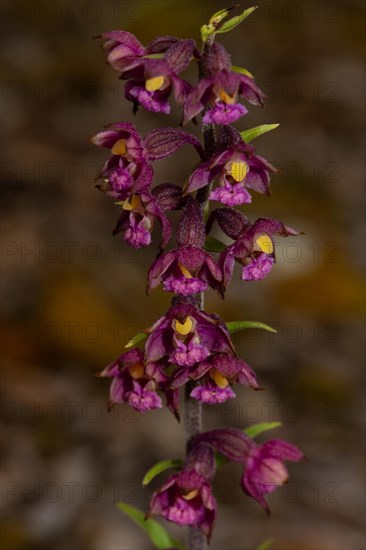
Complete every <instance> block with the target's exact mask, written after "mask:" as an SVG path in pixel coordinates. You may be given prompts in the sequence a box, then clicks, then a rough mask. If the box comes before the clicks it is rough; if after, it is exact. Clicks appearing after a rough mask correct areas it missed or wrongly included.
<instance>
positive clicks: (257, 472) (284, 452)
mask: <svg viewBox="0 0 366 550" xmlns="http://www.w3.org/2000/svg"><path fill="white" fill-rule="evenodd" d="M199 443H206V444H207V445H211V446H212V447H213V448H214V449H215V450H216V451H218V452H219V453H221V454H222V455H224V456H225V457H226V458H228V459H229V460H232V461H234V462H240V463H242V464H243V465H244V471H243V475H242V478H241V485H242V488H243V490H244V491H245V492H246V493H247V494H248V495H250V496H251V497H253V498H254V499H255V500H256V501H257V502H259V504H260V505H261V506H262V508H264V509H265V510H266V511H267V512H269V508H268V504H267V502H266V501H265V499H264V495H266V494H268V493H272V492H273V491H274V490H275V489H276V488H277V487H279V486H280V485H282V484H283V483H286V481H287V479H288V472H287V469H286V467H285V465H284V464H283V461H284V460H291V461H293V462H299V461H300V460H303V459H304V455H303V453H302V452H301V451H300V449H298V448H297V447H296V446H295V445H292V444H291V443H288V442H287V441H283V440H281V439H272V440H270V441H267V442H266V443H263V444H262V445H257V444H256V443H255V442H254V441H253V440H252V439H251V438H250V437H248V436H247V435H246V434H245V433H243V432H242V431H241V430H238V429H236V428H221V429H216V430H211V431H208V432H204V433H201V434H199V435H197V436H196V437H195V438H194V440H193V441H192V446H193V447H194V446H195V445H196V444H199Z"/></svg>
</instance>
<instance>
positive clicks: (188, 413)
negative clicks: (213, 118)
mask: <svg viewBox="0 0 366 550" xmlns="http://www.w3.org/2000/svg"><path fill="white" fill-rule="evenodd" d="M213 40H214V36H212V37H211V38H210V39H209V40H208V41H207V42H205V43H204V45H203V48H202V57H201V60H200V63H199V79H200V80H202V78H204V77H205V76H207V74H208V69H207V63H208V56H209V53H210V47H211V45H212V43H213ZM203 114H204V113H203ZM202 116H203V115H202ZM202 137H203V143H204V151H205V157H206V159H209V158H210V157H211V156H212V155H213V153H214V152H215V147H216V139H215V126H214V124H204V123H202ZM210 189H211V185H207V186H206V187H204V188H202V189H199V190H198V192H197V197H196V200H197V202H198V204H199V205H200V207H201V210H202V213H204V211H205V208H206V205H207V202H208V197H209V194H210ZM197 299H198V300H197V302H198V307H199V308H200V309H201V310H202V309H203V308H204V293H203V292H201V293H200V294H198V295H197ZM193 387H194V384H192V383H188V384H187V385H186V388H185V432H186V445H187V450H188V444H189V441H190V440H191V439H192V437H194V436H195V435H197V434H198V433H200V432H201V431H202V403H201V402H200V401H198V400H196V399H192V397H190V393H191V391H192V389H193ZM206 548H207V542H206V536H205V535H204V533H202V531H201V530H200V529H197V528H196V527H189V530H188V541H187V550H206Z"/></svg>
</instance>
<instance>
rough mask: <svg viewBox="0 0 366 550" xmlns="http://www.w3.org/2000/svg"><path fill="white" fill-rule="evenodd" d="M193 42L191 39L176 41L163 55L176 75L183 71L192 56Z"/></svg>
mask: <svg viewBox="0 0 366 550" xmlns="http://www.w3.org/2000/svg"><path fill="white" fill-rule="evenodd" d="M195 46H196V44H195V42H194V40H192V39H185V40H178V42H176V43H175V44H173V45H172V46H171V47H170V48H169V49H168V50H167V51H166V53H165V56H164V58H165V60H166V61H167V62H168V63H169V66H170V68H171V69H172V71H174V72H175V73H176V74H179V73H180V72H182V71H184V70H185V69H186V68H187V67H188V65H189V63H190V61H191V58H192V56H193V52H194V49H195Z"/></svg>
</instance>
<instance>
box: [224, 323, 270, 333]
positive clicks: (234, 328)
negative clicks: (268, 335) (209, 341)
mask: <svg viewBox="0 0 366 550" xmlns="http://www.w3.org/2000/svg"><path fill="white" fill-rule="evenodd" d="M226 326H227V328H228V331H229V332H230V334H235V332H239V331H240V330H244V329H245V328H261V329H263V330H267V331H268V332H274V333H276V332H277V330H276V329H274V328H272V327H270V326H269V325H266V324H265V323H261V322H260V321H230V322H229V323H226Z"/></svg>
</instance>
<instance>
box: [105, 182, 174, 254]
mask: <svg viewBox="0 0 366 550" xmlns="http://www.w3.org/2000/svg"><path fill="white" fill-rule="evenodd" d="M156 219H157V220H158V221H159V223H160V225H161V227H162V234H163V236H162V241H161V245H160V246H161V247H162V248H164V247H165V246H166V244H167V242H168V240H169V238H170V235H171V223H170V221H169V219H168V218H167V216H166V214H165V213H164V209H163V207H162V205H161V204H160V203H159V198H157V197H156V196H154V195H153V194H151V193H150V192H149V191H145V192H142V193H141V195H132V196H130V198H128V199H126V200H125V201H123V203H122V213H121V214H120V216H119V218H118V221H117V225H116V227H115V229H114V231H113V235H117V234H118V233H121V232H123V233H124V239H125V241H126V242H127V243H128V244H129V245H130V246H132V247H133V248H141V247H143V246H147V245H149V244H150V243H151V233H152V230H153V227H154V222H155V220H156Z"/></svg>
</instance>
